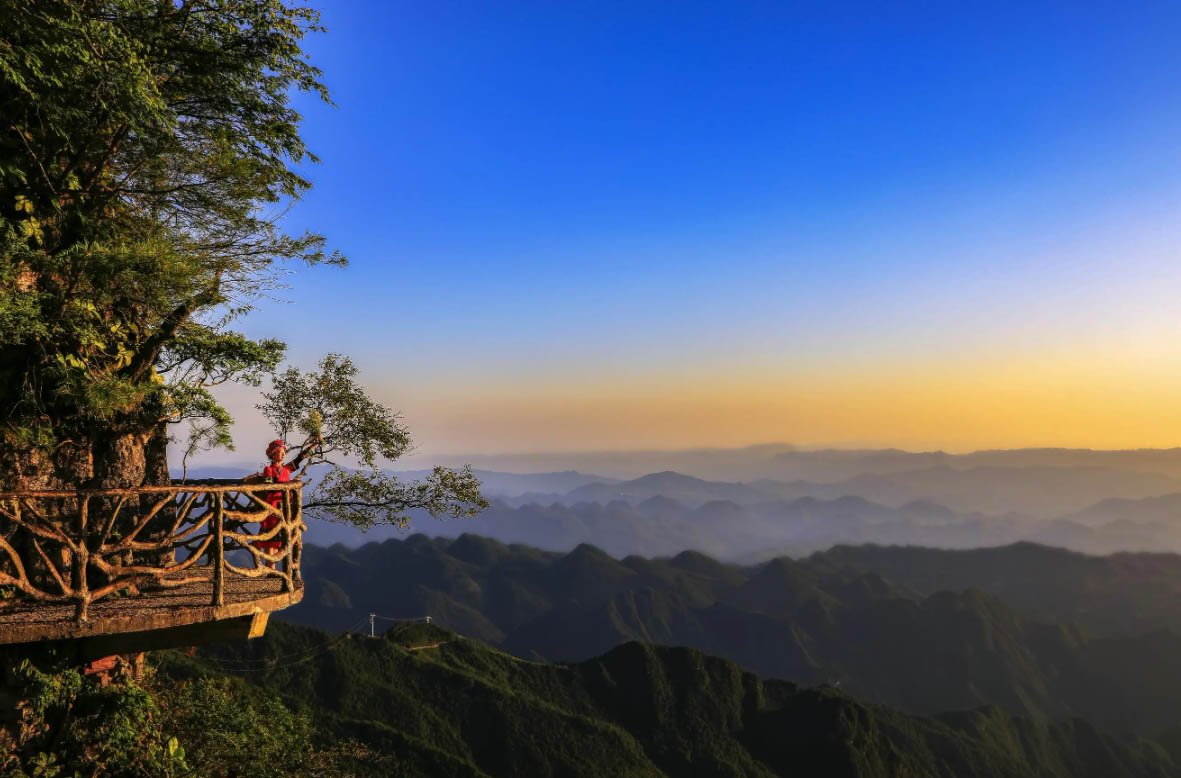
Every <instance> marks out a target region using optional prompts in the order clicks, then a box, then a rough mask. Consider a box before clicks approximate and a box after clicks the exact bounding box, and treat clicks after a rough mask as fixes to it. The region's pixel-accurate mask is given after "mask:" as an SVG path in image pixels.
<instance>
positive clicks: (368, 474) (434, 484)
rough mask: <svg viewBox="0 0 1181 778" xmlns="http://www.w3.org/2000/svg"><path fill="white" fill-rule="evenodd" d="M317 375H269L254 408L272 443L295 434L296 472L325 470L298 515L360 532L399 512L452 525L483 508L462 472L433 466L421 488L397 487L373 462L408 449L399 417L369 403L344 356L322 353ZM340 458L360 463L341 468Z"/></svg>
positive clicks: (395, 520)
mask: <svg viewBox="0 0 1181 778" xmlns="http://www.w3.org/2000/svg"><path fill="white" fill-rule="evenodd" d="M319 368H320V369H319V370H318V371H313V372H309V373H304V372H301V371H300V370H299V369H298V368H294V367H292V368H288V369H287V370H286V371H284V372H283V373H281V374H279V375H277V376H275V378H274V381H273V384H272V389H271V391H270V392H266V393H264V394H263V399H264V402H263V403H261V404H260V405H259V406H258V408H259V410H261V411H262V413H263V415H264V416H265V417H266V418H267V420H268V421H270V423H271V426H273V427H274V428H275V431H276V432H277V433H278V434H279V435H280V437H283V438H287V437H288V436H289V435H290V434H291V433H293V432H295V431H297V430H298V431H300V432H302V433H303V434H304V435H305V436H306V437H307V440H308V441H312V445H310V446H308V444H307V443H306V442H305V451H306V454H305V461H306V462H307V464H306V465H304V471H307V470H308V469H309V468H311V467H314V466H316V465H324V464H326V465H330V466H331V469H330V470H328V471H327V474H325V475H323V476H322V477H321V478H320V479H319V480H318V482H317V483H316V485H315V488H314V491H313V492H312V494H311V495H310V496H309V497H308V500H307V501H306V502H305V503H304V506H303V507H304V510H305V511H306V512H308V513H311V514H313V515H317V516H320V517H322V518H329V519H334V520H337V521H341V522H345V523H350V524H355V525H357V526H359V527H363V528H368V527H371V526H373V525H374V524H378V523H380V524H397V525H404V524H405V523H406V522H407V521H408V520H409V516H408V515H407V511H410V510H421V511H425V512H427V513H430V514H431V515H434V516H438V515H441V514H446V515H449V516H452V517H455V518H459V517H462V516H471V515H473V514H475V513H476V512H478V511H479V510H482V509H483V508H486V507H488V504H487V502H486V501H485V500H484V498H483V497H482V496H481V495H480V491H479V481H478V480H477V479H476V477H475V475H474V474H473V473H472V472H471V469H470V468H467V467H465V468H463V469H462V470H459V471H454V470H449V469H447V468H444V467H436V468H435V469H434V471H433V472H432V473H431V475H430V476H429V477H428V478H427V479H426V480H424V481H420V482H416V483H405V482H402V481H399V480H398V479H397V478H395V477H393V476H390V475H389V474H387V473H383V472H382V471H381V470H380V469H379V468H378V467H377V464H378V460H379V459H383V458H384V459H391V460H392V459H397V458H398V457H400V456H401V455H402V454H404V453H406V451H408V450H409V449H410V432H409V430H407V429H406V426H405V425H404V424H403V423H402V420H401V417H399V416H398V415H397V414H394V413H391V412H390V410H389V409H388V408H385V407H383V406H381V405H379V404H378V403H375V402H374V401H373V400H371V399H370V398H369V397H368V396H366V394H365V392H364V391H363V390H362V389H361V388H360V387H359V386H358V385H357V383H356V380H355V378H356V375H357V369H356V367H354V366H353V363H352V361H351V360H349V358H348V357H342V356H340V355H339V354H329V355H328V356H327V357H325V358H324V359H323V360H321V362H320V366H319ZM339 457H348V458H349V459H352V460H355V461H356V462H357V463H359V464H360V467H359V468H356V469H352V468H348V467H345V466H344V460H340V459H339Z"/></svg>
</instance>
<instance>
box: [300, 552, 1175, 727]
mask: <svg viewBox="0 0 1181 778" xmlns="http://www.w3.org/2000/svg"><path fill="white" fill-rule="evenodd" d="M1030 548H1031V547H1029V546H1028V545H1018V546H1013V547H1010V548H1007V549H996V550H995V551H994V552H993V555H992V556H991V557H987V558H986V559H985V561H984V562H980V563H977V564H964V565H960V566H959V567H958V568H957V564H956V563H957V561H958V560H960V559H961V557H958V556H953V555H954V554H955V553H957V552H941V551H931V550H928V551H925V552H924V553H926V554H929V555H931V557H930V558H931V559H933V560H936V561H933V562H929V563H927V564H926V565H925V566H924V565H914V567H915V569H916V570H919V571H924V570H928V569H942V568H939V565H943V566H945V567H947V568H948V569H960V570H966V571H969V572H971V573H972V575H969V574H968V573H966V572H965V573H962V577H961V578H959V579H955V581H954V583H955V584H964V585H966V587H967V588H956V587H954V586H951V587H944V586H943V585H942V583H943V582H942V580H941V579H938V578H930V577H929V578H927V579H922V581H926V582H927V583H928V584H930V582H931V581H932V580H935V581H938V583H937V584H931V585H928V586H926V587H925V588H920V587H918V586H911V585H910V582H911V581H913V579H914V578H915V575H917V574H914V575H912V576H911V578H910V579H908V578H907V577H906V576H903V575H898V576H896V577H892V576H891V572H892V571H895V570H905V569H906V568H907V565H908V563H909V560H910V559H911V557H912V556H913V555H914V553H916V552H913V551H912V550H909V549H898V550H896V551H897V553H894V551H895V550H893V549H885V548H879V549H867V550H865V551H864V552H863V553H861V555H860V556H859V555H858V554H859V551H858V550H857V549H837V550H834V551H833V552H831V553H827V554H818V555H815V556H814V557H811V558H809V559H806V560H791V559H787V558H780V559H775V560H772V561H771V562H768V563H766V564H763V565H756V566H751V567H741V566H735V565H727V564H723V563H720V562H718V561H716V560H713V559H711V558H709V557H707V556H704V555H701V554H698V553H694V552H683V553H681V554H678V555H677V556H675V557H672V558H666V559H650V558H643V557H638V556H630V557H627V558H624V559H622V560H620V559H616V558H613V557H611V556H610V555H608V554H606V553H604V552H603V551H602V550H600V549H597V548H595V547H592V546H588V545H584V546H579V547H578V548H576V549H574V550H573V551H571V552H569V553H566V554H558V553H552V552H544V551H540V550H538V549H534V548H529V547H525V546H506V545H503V544H500V543H497V542H495V541H492V540H489V539H487V538H481V537H478V536H474V535H464V536H463V537H461V538H458V539H456V540H445V539H433V540H432V539H429V538H427V537H425V536H421V535H416V536H414V537H412V538H409V539H408V540H406V541H395V540H391V541H386V542H385V543H381V544H376V543H374V544H369V545H366V546H364V547H362V548H360V549H356V550H350V549H346V548H343V547H339V546H338V547H334V548H331V549H322V548H315V547H309V548H308V549H307V553H306V556H305V579H306V581H307V590H306V591H307V594H306V596H305V599H304V602H303V603H302V604H300V605H298V606H296V607H294V608H292V609H290V610H289V611H287V612H285V614H284V615H283V618H285V619H290V620H294V621H297V622H299V623H304V624H309V625H314V626H320V627H326V628H341V627H343V626H346V625H347V624H350V623H353V622H355V621H356V620H357V618H358V614H360V615H361V616H363V615H364V614H366V613H370V612H373V613H379V614H383V615H385V616H389V617H395V618H409V617H421V616H423V615H431V616H432V617H433V618H434V619H435V620H436V621H437V622H439V623H441V624H443V625H446V626H448V627H450V628H452V629H455V630H457V631H459V632H461V633H464V634H467V635H470V636H472V637H476V638H479V639H481V640H484V641H487V642H489V643H491V644H493V645H497V646H499V647H501V648H503V649H505V650H507V651H510V652H512V653H514V654H516V655H518V656H522V657H526V658H537V659H544V660H558V661H581V660H584V659H587V658H590V657H592V656H595V655H597V654H600V653H602V652H605V651H608V650H610V649H611V648H612V647H613V646H616V645H619V644H620V643H624V642H627V641H630V640H641V641H644V642H651V643H659V644H666V645H684V646H690V647H694V648H697V649H700V650H702V651H705V652H707V653H711V654H716V655H718V656H722V657H726V658H728V659H731V660H733V661H735V662H738V663H739V664H741V665H742V666H743V667H745V668H747V669H748V670H751V671H753V672H756V673H758V674H759V675H761V676H764V677H769V678H786V679H790V680H793V681H797V682H800V683H805V684H817V683H836V682H839V683H840V684H841V685H842V688H844V689H847V690H848V691H849V692H850V693H852V694H854V695H856V696H858V697H863V698H865V699H868V700H871V701H876V702H880V703H883V704H888V705H893V706H897V707H900V708H902V709H903V710H906V711H909V712H912V713H918V714H930V713H936V712H939V711H946V710H953V709H964V708H974V707H978V706H980V705H999V706H1001V707H1003V708H1005V709H1006V710H1008V711H1010V712H1012V713H1015V714H1018V715H1025V716H1034V717H1039V718H1051V719H1053V718H1062V717H1070V716H1081V717H1083V718H1086V719H1087V720H1089V721H1093V722H1096V723H1097V724H1099V725H1101V726H1103V727H1105V728H1108V729H1112V730H1116V731H1125V732H1138V733H1141V734H1154V733H1157V732H1159V731H1161V730H1164V729H1166V728H1167V727H1170V726H1173V725H1175V724H1178V723H1181V637H1178V635H1179V634H1181V631H1177V628H1178V625H1179V624H1181V608H1178V607H1177V606H1175V605H1174V603H1175V602H1177V601H1178V598H1177V597H1176V596H1175V594H1176V591H1177V589H1178V588H1181V561H1178V559H1177V558H1172V561H1171V562H1170V563H1169V564H1163V563H1162V564H1155V563H1154V561H1153V560H1152V559H1148V560H1141V559H1139V556H1140V555H1135V556H1134V557H1132V555H1129V557H1130V559H1129V560H1124V559H1116V558H1112V559H1109V560H1106V561H1104V560H1100V561H1098V562H1088V561H1086V558H1083V559H1082V561H1081V562H1080V558H1079V555H1075V554H1070V553H1069V552H1061V551H1055V550H1053V549H1044V550H1041V551H1040V552H1039V553H1038V554H1037V555H1034V557H1033V561H1036V564H1037V566H1038V568H1037V570H1036V571H1028V572H1027V575H1026V576H1025V577H1014V580H1016V581H1018V582H1019V583H1017V584H1013V586H1012V587H1011V588H1009V589H1005V590H1004V597H1003V598H1002V596H999V595H998V594H996V593H994V592H993V591H990V590H989V582H990V581H993V580H994V579H995V578H996V577H997V573H998V570H1003V569H1005V568H1006V567H1008V568H1020V569H1026V570H1027V566H1028V564H1029V563H1030V561H1031V559H1030V555H1031V552H1030ZM964 553H969V554H971V553H974V552H964ZM875 555H877V556H875ZM940 555H946V556H940ZM879 557H880V559H879ZM1080 565H1081V567H1082V568H1083V569H1084V570H1086V571H1087V572H1086V573H1085V574H1083V573H1073V572H1072V571H1074V570H1075V569H1076V568H1077V567H1080ZM878 570H883V571H886V572H883V573H879V572H877V571H878ZM1138 571H1140V572H1138ZM922 581H920V583H921V582H922ZM1063 581H1067V582H1069V583H1060V582H1063ZM1072 586H1073V587H1076V588H1071V587H1072ZM936 587H937V588H936ZM993 588H994V589H995V586H994V587H993ZM1097 588H1098V589H1101V590H1102V591H1103V592H1104V593H1105V594H1104V596H1103V597H1101V598H1096V597H1094V596H1092V594H1091V592H1092V591H1094V590H1095V589H1097ZM1072 592H1073V594H1072ZM1146 598H1148V599H1151V600H1152V601H1153V603H1154V604H1153V605H1151V606H1149V605H1145V604H1143V600H1144V599H1146ZM1027 602H1028V603H1033V605H1032V606H1030V609H1029V610H1028V611H1026V610H1023V609H1022V607H1021V604H1023V603H1027ZM1137 603H1139V604H1137ZM1079 614H1086V615H1087V619H1086V620H1085V621H1084V622H1083V623H1082V624H1080V623H1079V622H1078V621H1076V620H1074V619H1072V618H1071V617H1072V616H1075V615H1079ZM1129 614H1131V615H1129Z"/></svg>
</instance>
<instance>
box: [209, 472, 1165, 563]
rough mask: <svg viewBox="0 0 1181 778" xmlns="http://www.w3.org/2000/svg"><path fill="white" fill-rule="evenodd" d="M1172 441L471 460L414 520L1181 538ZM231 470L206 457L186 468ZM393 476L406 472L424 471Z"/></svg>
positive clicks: (550, 538)
mask: <svg viewBox="0 0 1181 778" xmlns="http://www.w3.org/2000/svg"><path fill="white" fill-rule="evenodd" d="M1175 454H1176V452H1175V451H1143V452H1140V451H1131V452H1090V451H1062V450H1020V451H1006V452H978V453H976V454H970V455H948V454H942V453H938V452H936V453H933V454H910V453H907V452H901V451H872V452H855V451H820V452H796V451H768V452H763V456H764V458H766V457H770V458H781V459H790V460H792V461H796V462H797V464H798V462H809V463H811V465H809V467H812V466H816V467H819V466H821V465H824V464H825V463H828V464H832V463H836V464H837V465H839V466H840V467H839V469H840V470H841V471H842V472H844V471H850V470H851V469H856V468H858V467H860V468H876V469H878V470H890V469H891V468H893V470H892V471H890V472H884V473H866V472H862V473H859V474H857V475H854V476H852V477H849V478H845V479H843V480H838V481H805V480H797V481H783V480H775V479H770V478H756V479H753V480H744V481H711V480H706V479H702V478H697V477H694V476H691V475H686V474H683V473H678V472H674V471H670V470H664V471H659V472H654V473H648V474H646V475H643V476H641V477H639V478H633V479H630V480H622V481H621V480H615V479H612V478H608V477H604V476H600V475H595V474H588V473H584V472H578V471H557V472H541V473H504V472H496V471H477V475H478V476H479V477H480V478H481V479H482V481H483V483H484V487H483V488H484V491H485V493H486V494H487V495H488V496H489V497H490V498H492V499H493V502H494V505H493V507H492V509H490V510H489V511H487V512H485V513H484V514H483V515H481V516H480V517H478V518H476V519H475V520H473V521H471V522H463V523H438V522H434V521H431V520H429V519H428V518H427V517H425V516H419V517H416V519H415V528H416V529H418V530H420V531H425V532H429V533H432V534H439V535H443V536H455V535H457V534H459V533H461V532H463V531H469V530H470V531H476V532H480V533H482V534H486V535H488V536H489V537H494V538H497V539H499V540H502V541H504V542H509V543H528V544H532V545H536V546H539V547H543V548H548V549H553V550H569V549H571V548H574V547H575V546H577V545H578V544H579V543H587V542H589V543H593V544H595V545H598V546H600V547H602V548H604V549H605V550H607V551H608V552H610V553H612V554H615V555H619V556H626V555H627V554H645V555H666V554H675V553H676V552H678V551H681V550H685V549H694V550H699V551H703V552H705V553H708V554H711V555H714V556H718V557H721V558H725V559H728V560H734V561H747V562H752V561H758V560H760V559H766V558H769V557H771V556H775V555H780V554H789V555H796V556H798V555H803V554H807V553H811V552H813V551H816V550H821V549H824V548H827V547H829V546H832V545H836V544H859V543H881V544H916V545H928V546H938V547H946V548H968V547H973V546H988V545H1003V544H1006V543H1011V542H1014V541H1018V540H1030V541H1034V542H1039V543H1044V544H1049V545H1055V546H1061V547H1064V548H1071V549H1075V550H1081V551H1086V552H1091V553H1110V552H1113V551H1119V550H1149V549H1162V550H1179V551H1181V482H1179V481H1178V480H1176V479H1175V478H1173V477H1172V476H1171V475H1167V474H1165V473H1162V472H1152V471H1151V470H1150V468H1153V467H1157V468H1160V469H1163V470H1170V469H1171V468H1172V464H1173V463H1174V460H1175V459H1176V456H1175ZM701 456H706V454H702V455H701ZM709 456H713V455H712V454H711V455H709ZM719 456H720V454H719ZM707 458H708V457H707ZM1047 462H1057V463H1059V464H1057V465H1054V466H1050V465H1048V464H1046V463H1047ZM903 463H909V464H911V465H914V464H920V465H924V467H922V468H920V469H909V470H908V469H901V465H902V464H903ZM949 463H950V464H949ZM998 463H1009V464H998ZM1117 465H1118V466H1119V467H1118V468H1117V467H1116V466H1117ZM833 472H835V471H833ZM241 474H242V473H241V471H240V470H239V469H234V468H220V469H218V468H214V469H210V468H204V469H197V470H194V471H192V472H191V473H190V476H192V477H196V478H200V477H210V476H213V477H233V476H240V475H241ZM399 475H400V476H401V477H403V478H406V479H408V480H413V479H415V478H418V477H421V476H422V475H425V471H409V472H404V473H399ZM310 524H311V527H312V534H311V536H310V537H311V538H312V539H313V540H314V541H315V542H320V543H322V544H326V545H328V544H332V543H336V542H341V543H345V544H347V545H353V546H356V545H360V544H361V543H363V542H366V541H367V540H370V539H383V538H386V537H405V536H406V534H407V533H406V532H405V531H404V530H402V529H400V528H393V527H379V528H375V529H373V530H372V531H370V532H369V533H368V534H363V533H361V532H359V531H358V530H356V529H354V528H352V527H349V526H344V525H339V524H326V523H324V522H317V521H314V520H313V521H311V522H310Z"/></svg>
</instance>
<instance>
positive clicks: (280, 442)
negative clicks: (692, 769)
mask: <svg viewBox="0 0 1181 778" xmlns="http://www.w3.org/2000/svg"><path fill="white" fill-rule="evenodd" d="M280 446H282V447H283V448H287V441H285V440H272V441H271V444H270V445H269V446H267V456H268V457H269V456H270V455H271V453H272V452H274V450H275V449H277V448H279V447H280Z"/></svg>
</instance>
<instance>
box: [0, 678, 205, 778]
mask: <svg viewBox="0 0 1181 778" xmlns="http://www.w3.org/2000/svg"><path fill="white" fill-rule="evenodd" d="M6 675H7V677H6V678H5V686H6V687H7V688H8V689H9V690H10V691H17V692H19V697H20V700H21V702H20V704H19V706H18V714H19V719H18V720H17V722H16V723H15V724H14V725H11V726H9V727H6V728H4V729H0V774H3V775H6V776H30V777H31V778H55V777H57V776H61V778H66V777H67V776H70V777H72V776H91V775H122V776H178V775H187V774H189V771H188V769H187V765H186V763H185V752H184V749H183V747H181V746H180V744H179V742H178V741H177V740H176V738H175V737H174V736H172V735H169V734H167V733H168V732H169V731H170V729H169V727H168V726H167V724H168V715H167V713H166V711H165V709H164V708H163V707H162V706H161V705H160V702H159V700H158V699H157V698H156V697H155V696H154V695H153V694H152V693H151V692H150V691H149V690H148V689H147V688H145V687H144V686H143V685H141V684H139V683H136V682H134V681H131V680H127V679H124V680H122V681H121V682H119V683H112V684H102V683H99V682H98V681H97V680H96V679H94V678H84V677H83V676H81V675H79V674H78V673H77V672H76V671H73V670H60V669H58V671H57V672H50V671H45V670H41V669H38V668H37V667H35V666H34V665H33V664H32V663H30V662H29V661H28V660H25V661H23V662H21V663H20V664H19V665H17V666H15V667H12V668H9V669H8V671H7V673H6Z"/></svg>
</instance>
